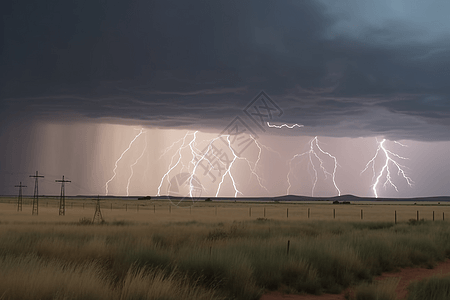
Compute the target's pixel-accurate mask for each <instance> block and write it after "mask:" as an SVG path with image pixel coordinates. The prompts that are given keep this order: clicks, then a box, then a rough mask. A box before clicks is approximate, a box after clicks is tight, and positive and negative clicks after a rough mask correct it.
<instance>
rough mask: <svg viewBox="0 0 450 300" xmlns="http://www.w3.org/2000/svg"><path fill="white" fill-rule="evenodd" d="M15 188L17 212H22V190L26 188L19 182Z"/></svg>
mask: <svg viewBox="0 0 450 300" xmlns="http://www.w3.org/2000/svg"><path fill="white" fill-rule="evenodd" d="M15 187H18V188H19V197H18V198H17V211H22V188H24V187H27V186H26V185H22V182H20V184H19V185H16V186H15Z"/></svg>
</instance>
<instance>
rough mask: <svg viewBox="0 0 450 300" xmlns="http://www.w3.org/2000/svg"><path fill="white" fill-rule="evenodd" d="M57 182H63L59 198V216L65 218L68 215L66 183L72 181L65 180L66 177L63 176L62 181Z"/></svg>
mask: <svg viewBox="0 0 450 300" xmlns="http://www.w3.org/2000/svg"><path fill="white" fill-rule="evenodd" d="M55 182H61V197H60V198H59V215H60V216H65V215H66V191H65V188H64V184H65V183H66V182H71V181H70V180H65V179H64V175H63V177H62V180H55Z"/></svg>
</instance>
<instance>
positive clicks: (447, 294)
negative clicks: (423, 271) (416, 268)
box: [408, 276, 450, 300]
mask: <svg viewBox="0 0 450 300" xmlns="http://www.w3.org/2000/svg"><path fill="white" fill-rule="evenodd" d="M419 299H420V300H447V299H450V276H444V277H442V276H433V277H430V278H427V279H422V280H420V281H417V282H413V283H411V284H410V285H409V286H408V300H419Z"/></svg>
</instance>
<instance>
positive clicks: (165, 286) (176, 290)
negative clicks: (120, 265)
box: [118, 266, 225, 300]
mask: <svg viewBox="0 0 450 300" xmlns="http://www.w3.org/2000/svg"><path fill="white" fill-rule="evenodd" d="M118 299H119V300H126V299H145V300H160V299H164V300H178V299H186V300H222V299H225V298H224V297H222V296H219V295H218V293H216V292H215V291H213V290H211V289H206V288H203V287H201V286H198V285H196V284H195V283H192V280H191V279H190V278H189V277H188V276H187V275H183V274H180V273H179V272H177V271H176V270H172V271H170V272H167V271H164V270H159V269H148V268H136V267H134V266H133V267H131V268H130V269H129V271H128V272H127V274H126V276H125V278H124V281H123V286H122V288H121V291H120V296H119V297H118Z"/></svg>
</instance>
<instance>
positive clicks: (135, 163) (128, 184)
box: [127, 136, 147, 197]
mask: <svg viewBox="0 0 450 300" xmlns="http://www.w3.org/2000/svg"><path fill="white" fill-rule="evenodd" d="M146 150H147V136H145V147H144V150H143V151H142V154H141V155H140V156H139V157H138V158H137V159H136V161H135V162H134V163H133V164H132V165H130V169H131V174H130V177H128V182H127V197H128V196H129V195H130V193H129V189H130V182H131V178H133V173H134V172H133V167H134V166H135V165H137V163H138V162H139V160H141V158H142V156H144V153H145V151H146Z"/></svg>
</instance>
